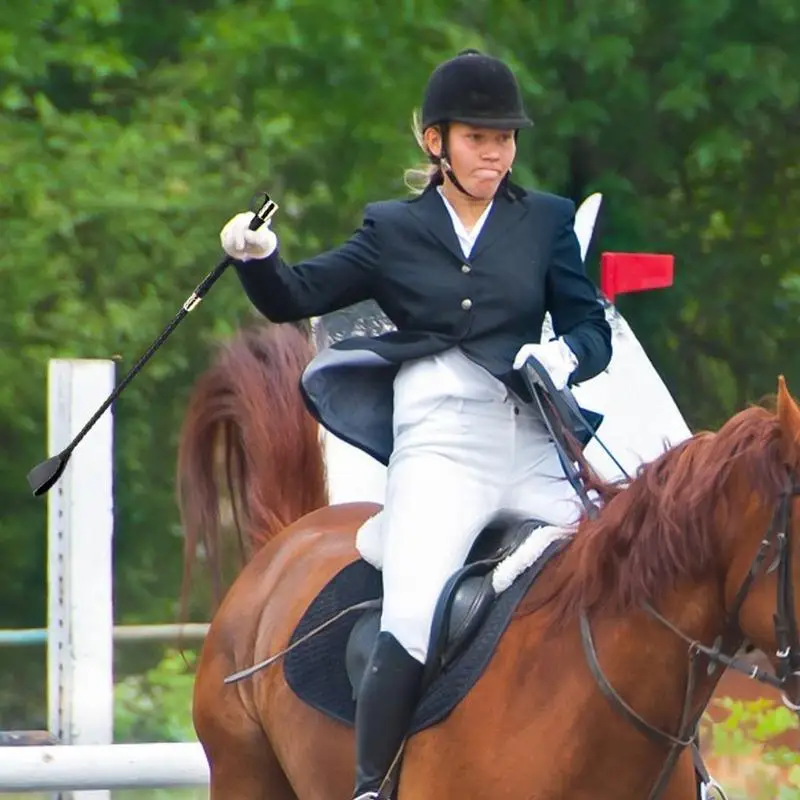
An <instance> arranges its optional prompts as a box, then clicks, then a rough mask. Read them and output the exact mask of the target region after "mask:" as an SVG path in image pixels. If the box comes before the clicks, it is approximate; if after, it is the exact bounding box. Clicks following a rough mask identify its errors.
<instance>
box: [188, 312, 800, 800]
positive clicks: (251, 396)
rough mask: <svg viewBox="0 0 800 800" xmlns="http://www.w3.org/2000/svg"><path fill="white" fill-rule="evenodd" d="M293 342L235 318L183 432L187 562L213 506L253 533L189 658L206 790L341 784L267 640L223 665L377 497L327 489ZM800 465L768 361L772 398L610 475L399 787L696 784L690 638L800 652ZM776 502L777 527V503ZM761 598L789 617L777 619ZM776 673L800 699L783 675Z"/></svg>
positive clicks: (606, 792)
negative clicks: (235, 332) (249, 671)
mask: <svg viewBox="0 0 800 800" xmlns="http://www.w3.org/2000/svg"><path fill="white" fill-rule="evenodd" d="M311 352H312V351H311V347H310V344H309V342H308V339H307V337H306V336H305V335H304V334H303V333H301V332H300V330H298V329H297V328H294V327H292V326H289V325H281V326H270V327H266V328H263V329H261V330H255V331H248V332H246V333H244V334H243V335H241V336H239V337H237V338H236V339H235V340H234V341H233V342H232V343H230V344H229V345H228V346H226V347H225V348H224V349H223V353H222V356H221V357H220V358H219V359H218V360H217V362H216V364H215V365H214V366H213V368H212V369H211V370H210V371H209V372H208V373H206V374H205V375H204V376H203V378H202V379H201V380H200V382H199V384H198V386H197V389H196V391H195V394H194V396H193V398H192V401H191V404H190V408H189V411H188V415H187V419H186V422H185V426H184V430H183V432H182V439H181V446H180V458H179V485H180V498H181V506H182V513H183V518H184V523H185V527H186V534H187V564H188V563H189V562H190V561H191V559H192V558H193V557H194V554H195V552H196V551H197V549H198V543H199V542H201V541H202V543H203V550H204V552H205V557H206V558H207V559H208V561H209V563H210V564H211V565H212V566H216V564H217V562H218V560H219V559H220V557H221V553H222V552H223V551H224V549H225V545H224V537H225V535H226V534H225V533H224V530H223V529H224V528H226V526H223V525H222V522H221V520H222V519H223V517H225V516H226V513H227V516H228V517H229V518H230V519H233V520H234V521H235V522H237V523H238V528H239V531H240V536H241V537H242V540H243V541H245V542H249V543H255V547H254V548H253V555H252V558H250V559H249V561H248V563H247V564H246V566H245V567H244V568H243V569H242V570H241V572H240V573H239V574H238V576H237V577H236V579H235V581H234V582H233V584H232V586H231V587H230V589H229V590H228V591H227V593H226V594H225V596H224V599H223V601H222V603H221V605H220V607H219V609H218V611H217V612H216V614H215V616H214V618H213V621H212V624H211V627H210V630H209V633H208V636H207V638H206V640H205V644H204V646H203V650H202V654H201V658H200V661H199V666H198V671H197V677H196V686H195V694H194V708H193V711H194V723H195V727H196V731H197V734H198V737H199V739H200V741H201V743H202V745H203V747H204V749H205V752H206V755H207V758H208V762H209V766H210V775H211V797H212V798H213V799H214V800H291V799H292V798H301V799H302V800H323V799H325V800H327V799H328V798H331V799H335V798H338V799H339V800H344V798H347V797H350V791H351V788H352V784H353V774H354V772H353V770H354V738H353V733H352V729H351V728H350V726H349V725H347V724H345V723H343V722H340V721H336V720H335V719H331V718H330V717H329V716H327V715H326V714H323V713H321V712H320V711H318V710H316V709H315V708H313V707H311V706H310V705H308V704H307V703H305V702H303V701H302V700H301V699H299V697H298V696H297V694H296V693H295V692H294V691H293V689H292V688H291V686H290V684H289V683H288V682H287V679H286V675H285V673H284V670H283V669H282V666H281V661H280V659H278V660H277V661H276V662H275V663H273V664H272V665H271V666H269V667H267V668H265V669H263V670H261V671H258V672H256V673H255V674H254V675H253V676H252V677H250V678H248V679H246V680H242V681H238V682H234V683H224V681H225V678H226V677H228V676H230V675H231V674H232V673H235V672H237V671H239V670H242V669H244V668H247V667H248V666H250V665H251V664H254V663H256V662H258V661H260V660H263V659H265V658H267V657H269V656H271V655H273V654H276V653H279V652H280V651H282V650H284V649H285V648H286V647H287V645H288V643H289V642H290V640H291V637H292V636H293V632H294V630H295V628H296V626H297V625H298V621H299V620H300V619H301V617H302V616H303V614H304V613H305V612H306V609H307V608H308V607H309V605H310V604H312V601H313V600H314V598H315V597H316V596H317V594H318V593H319V592H320V591H321V590H322V589H323V587H324V586H325V585H326V584H327V583H328V582H329V581H330V580H331V579H332V578H333V576H335V575H336V574H337V573H338V572H339V571H340V570H342V569H343V568H344V567H345V566H346V565H348V564H351V563H352V562H354V561H356V560H357V559H358V553H357V551H356V550H355V548H354V534H355V532H356V530H357V528H358V527H359V526H360V525H361V523H362V522H364V520H365V519H367V517H368V516H370V515H371V514H373V513H374V512H375V511H376V510H377V509H376V507H375V506H374V505H371V504H351V505H342V506H327V505H326V496H325V483H324V469H323V456H322V450H321V448H320V439H319V431H318V427H317V425H316V424H315V423H313V422H312V421H311V420H310V418H309V415H308V414H307V412H306V411H305V408H304V406H303V404H302V400H301V398H300V396H299V393H298V390H297V385H296V383H297V379H298V376H299V374H300V372H301V370H302V368H303V366H304V365H305V364H306V363H307V361H308V359H309V357H310V356H311ZM215 465H216V466H215ZM217 466H221V467H222V468H223V469H227V471H228V479H229V481H228V482H226V481H220V480H217V479H216V478H215V474H216V467H217ZM799 467H800V408H798V406H797V405H796V403H795V401H794V400H793V399H792V397H791V396H790V395H789V393H788V391H787V389H786V386H785V384H784V383H783V380H782V379H780V380H779V383H778V396H777V407H776V410H774V411H771V410H767V409H766V408H761V407H753V408H748V409H746V410H744V411H742V412H740V413H738V414H737V415H735V416H734V417H733V418H731V419H730V420H729V421H728V422H727V423H726V424H725V425H724V426H723V427H722V428H721V429H720V430H719V431H718V432H716V433H701V434H697V435H695V436H694V437H693V438H691V439H690V440H688V441H686V442H684V443H682V444H681V445H679V446H677V447H675V448H673V449H671V450H670V451H668V452H666V453H665V454H664V455H663V456H661V457H660V458H658V459H657V460H656V461H654V462H653V463H651V464H649V465H647V466H645V467H644V468H643V469H642V470H641V471H640V473H639V474H638V475H637V476H636V477H635V478H634V479H633V480H632V482H631V484H630V485H629V486H628V487H627V488H625V489H624V491H621V492H619V491H617V492H615V491H613V489H612V488H611V487H606V488H607V489H608V491H607V493H606V495H605V500H606V503H605V505H604V508H603V510H602V512H601V514H600V515H599V517H598V518H597V519H593V520H590V519H584V520H583V521H582V522H581V524H580V526H579V527H578V529H577V531H576V533H575V535H574V536H573V537H572V539H571V541H570V542H569V544H568V545H567V546H566V547H565V548H563V549H562V550H561V551H560V552H559V553H557V554H556V555H555V556H553V557H552V558H551V559H550V561H549V562H548V563H547V564H546V565H545V567H544V568H543V570H542V571H541V574H540V575H539V576H538V577H537V578H536V580H535V581H533V583H532V585H531V587H530V588H529V589H528V590H527V591H526V593H525V595H524V598H523V600H522V602H521V603H520V604H519V605H518V606H517V608H516V612H515V614H514V617H513V619H512V621H511V622H510V623H509V624H508V627H507V628H506V629H505V632H504V633H503V635H502V637H501V638H500V640H499V644H498V645H497V647H496V649H495V651H494V653H493V654H492V656H491V660H490V661H489V663H488V665H487V666H486V668H485V669H484V670H483V672H482V674H480V676H479V677H478V679H477V682H476V683H475V684H474V685H473V686H472V688H471V689H470V690H469V691H468V693H467V694H466V696H465V697H463V699H461V700H460V702H459V703H457V705H456V706H455V708H454V709H453V710H452V711H451V712H450V713H449V714H448V715H447V716H446V717H445V718H444V719H442V720H440V721H438V722H437V723H436V724H432V725H430V726H428V727H427V728H425V729H423V730H420V731H419V732H417V733H415V734H414V735H412V736H411V737H410V738H409V740H408V742H407V744H406V747H405V751H404V754H403V761H402V771H401V774H400V782H399V798H400V800H417V798H430V797H436V798H459V800H473V799H474V800H478V799H479V798H480V800H484V799H485V798H495V799H496V798H514V799H515V800H516V798H536V800H555V798H560V799H561V798H570V800H589V798H591V800H612V798H613V800H643V798H648V797H652V796H656V795H655V794H651V793H652V792H653V791H654V786H655V785H656V784H657V783H659V781H661V783H660V789H659V792H658V796H659V797H660V798H665V799H666V800H694V799H695V798H696V796H697V787H696V779H695V774H694V768H693V764H692V758H691V753H690V750H689V749H688V748H686V747H684V745H685V744H686V742H687V741H689V740H691V738H692V733H693V732H694V725H695V723H696V720H697V719H698V718H699V716H700V714H702V712H703V709H704V708H705V707H706V705H707V703H708V700H709V698H710V697H711V696H712V694H713V692H714V688H715V685H716V684H717V682H718V681H719V678H720V676H721V674H722V672H723V670H724V664H722V666H719V667H718V668H716V669H715V668H713V664H718V663H719V660H718V659H716V657H714V656H709V655H708V652H709V651H708V649H704V648H714V647H715V645H719V648H720V649H721V650H723V651H724V652H725V653H727V654H729V655H733V654H734V653H735V652H736V651H737V650H738V648H739V647H740V646H741V645H742V643H743V641H745V640H746V641H748V642H751V643H752V644H753V645H754V646H756V647H758V648H759V649H761V650H763V651H764V652H766V653H775V652H776V651H777V650H778V649H780V648H781V646H782V645H786V644H787V643H788V645H791V646H789V647H788V650H789V651H791V653H789V656H790V658H789V657H787V658H786V659H784V660H783V661H781V660H780V659H778V658H777V657H776V658H773V659H771V660H772V662H773V666H774V667H775V669H776V674H777V675H778V676H784V675H786V674H787V671H788V673H791V671H792V670H796V669H797V668H798V666H800V665H798V663H797V645H796V636H797V634H796V621H795V620H796V615H797V614H799V613H800V608H798V607H796V603H795V600H794V597H796V598H798V599H800V594H796V595H794V596H793V595H792V592H791V589H792V586H793V584H794V581H795V580H796V579H797V578H798V572H799V571H800V570H799V569H798V562H797V559H795V558H793V556H792V548H791V545H792V544H793V543H796V540H797V537H798V526H797V525H795V524H794V522H793V521H792V520H793V517H792V515H791V512H792V510H793V508H794V505H795V504H794V493H793V492H794V483H795V480H796V477H797V474H798V468H799ZM226 483H229V484H230V487H231V490H230V492H229V493H227V494H226V492H225V491H223V489H224V485H226ZM221 495H226V497H225V498H224V500H223V501H220V500H219V497H220V496H221ZM231 508H232V509H233V511H234V512H235V513H231V511H230V509H231ZM781 514H783V516H784V517H785V518H786V519H788V521H789V526H788V529H781V526H780V524H777V525H775V524H773V522H775V521H777V522H778V523H780V522H781ZM783 530H786V532H787V533H788V536H784V535H783ZM433 533H434V534H438V535H447V532H446V531H439V532H433ZM795 552H796V548H795ZM245 554H246V551H245ZM187 570H188V567H187ZM187 574H188V571H187ZM509 591H510V590H509ZM781 593H782V594H781ZM776 596H777V597H778V598H779V600H778V602H777V603H776ZM787 598H788V603H789V604H788V606H787ZM776 613H778V614H779V616H780V622H781V623H782V624H784V625H787V626H788V627H787V628H786V631H785V632H784V633H783V634H781V636H783V638H781V640H780V641H779V635H778V633H777V632H776V628H775V627H774V625H773V615H775V614H776ZM718 637H720V638H718ZM787 637H788V638H787ZM712 652H716V651H713V650H712ZM690 665H692V666H690ZM695 667H696V668H697V669H695ZM319 668H320V669H325V668H326V666H325V665H320V666H319ZM782 689H783V690H784V692H785V695H784V696H786V697H789V696H791V697H792V699H793V700H794V701H795V702H796V701H797V697H798V693H797V687H796V686H795V685H794V679H793V678H792V676H791V675H789V677H787V678H786V679H785V680H784V682H783V684H782ZM687 697H688V700H687ZM684 706H686V708H685V709H684ZM671 754H672V756H674V761H672V762H671V763H670V764H669V767H670V768H669V770H667V771H665V770H664V765H665V763H666V762H667V760H668V758H670V757H671ZM667 775H668V777H666V776H667Z"/></svg>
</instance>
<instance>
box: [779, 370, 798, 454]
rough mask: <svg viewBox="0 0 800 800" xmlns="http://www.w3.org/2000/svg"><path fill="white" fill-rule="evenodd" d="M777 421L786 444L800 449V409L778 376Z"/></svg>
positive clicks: (783, 381) (780, 376) (782, 379)
mask: <svg viewBox="0 0 800 800" xmlns="http://www.w3.org/2000/svg"><path fill="white" fill-rule="evenodd" d="M778 421H779V422H780V426H781V431H782V432H783V436H784V439H785V440H786V442H787V443H789V444H790V445H792V446H794V447H800V408H798V406H797V403H796V402H795V400H794V398H793V397H792V396H791V394H789V390H788V389H787V388H786V380H785V379H784V377H783V375H779V376H778Z"/></svg>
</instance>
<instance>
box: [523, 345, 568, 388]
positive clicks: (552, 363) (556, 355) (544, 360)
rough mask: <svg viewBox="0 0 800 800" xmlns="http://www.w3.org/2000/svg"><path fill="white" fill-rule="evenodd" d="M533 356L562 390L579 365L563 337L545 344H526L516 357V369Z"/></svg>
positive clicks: (554, 383)
mask: <svg viewBox="0 0 800 800" xmlns="http://www.w3.org/2000/svg"><path fill="white" fill-rule="evenodd" d="M528 356H533V357H534V358H535V359H536V360H537V361H538V362H539V363H540V364H541V365H542V366H543V367H544V368H545V369H546V370H547V373H548V375H550V380H551V381H553V385H554V386H555V387H556V389H557V390H558V391H559V392H560V391H561V390H562V389H563V388H564V387H565V386H566V385H567V380H568V379H569V376H570V375H572V373H573V372H574V371H575V368H576V367H577V366H578V359H577V357H576V356H575V353H573V352H572V350H570V349H569V345H568V344H567V343H566V342H565V341H564V340H563V339H554V340H553V341H551V342H546V343H545V344H524V345H522V347H520V349H519V352H518V353H517V355H516V357H515V358H514V369H521V368H522V366H523V365H524V364H525V362H526V361H527V359H528Z"/></svg>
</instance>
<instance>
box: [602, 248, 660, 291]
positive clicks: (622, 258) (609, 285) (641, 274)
mask: <svg viewBox="0 0 800 800" xmlns="http://www.w3.org/2000/svg"><path fill="white" fill-rule="evenodd" d="M674 268H675V256H670V255H665V254H661V253H603V255H602V256H601V259H600V289H601V291H602V292H603V294H604V295H605V296H606V297H607V298H608V299H609V300H610V301H611V302H612V303H613V302H614V298H615V297H616V296H617V295H618V294H625V293H627V292H646V291H648V290H650V289H663V288H664V287H665V286H672V280H673V276H674Z"/></svg>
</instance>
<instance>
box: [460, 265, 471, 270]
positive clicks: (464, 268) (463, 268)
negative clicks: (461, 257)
mask: <svg viewBox="0 0 800 800" xmlns="http://www.w3.org/2000/svg"><path fill="white" fill-rule="evenodd" d="M461 271H462V272H471V267H470V265H469V264H462V265H461Z"/></svg>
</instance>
